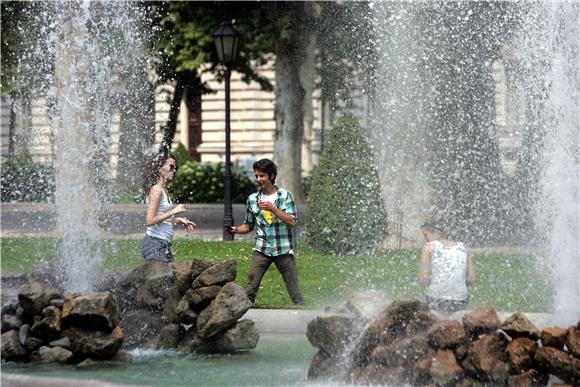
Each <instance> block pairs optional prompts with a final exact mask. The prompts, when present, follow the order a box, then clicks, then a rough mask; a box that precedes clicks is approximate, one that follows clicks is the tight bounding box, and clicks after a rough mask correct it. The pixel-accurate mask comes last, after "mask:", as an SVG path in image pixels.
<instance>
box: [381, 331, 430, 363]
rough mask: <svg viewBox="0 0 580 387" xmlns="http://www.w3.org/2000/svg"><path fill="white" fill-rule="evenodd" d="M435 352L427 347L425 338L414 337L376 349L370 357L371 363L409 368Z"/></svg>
mask: <svg viewBox="0 0 580 387" xmlns="http://www.w3.org/2000/svg"><path fill="white" fill-rule="evenodd" d="M434 354H435V351H433V349H432V348H431V347H430V346H429V344H428V343H427V340H426V338H425V337H422V336H415V337H411V338H406V339H402V340H398V341H396V342H394V343H392V344H390V345H388V346H378V347H376V348H375V349H374V350H373V352H372V355H371V361H372V362H373V363H376V364H379V365H381V366H385V367H387V368H391V367H399V366H402V367H411V366H412V365H413V364H414V363H416V362H418V361H420V360H423V359H425V358H432V357H433V355H434Z"/></svg>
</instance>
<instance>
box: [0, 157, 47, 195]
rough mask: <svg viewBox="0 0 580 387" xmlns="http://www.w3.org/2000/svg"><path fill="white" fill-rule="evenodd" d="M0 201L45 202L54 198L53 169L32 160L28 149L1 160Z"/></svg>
mask: <svg viewBox="0 0 580 387" xmlns="http://www.w3.org/2000/svg"><path fill="white" fill-rule="evenodd" d="M0 187H1V195H2V197H1V201H2V202H47V201H53V200H54V190H55V182H54V169H53V168H52V167H51V166H48V165H44V164H41V163H35V162H34V161H32V157H31V156H30V153H28V151H23V152H22V153H21V154H19V155H17V156H14V157H11V158H8V159H6V160H5V161H3V162H2V171H1V176H0Z"/></svg>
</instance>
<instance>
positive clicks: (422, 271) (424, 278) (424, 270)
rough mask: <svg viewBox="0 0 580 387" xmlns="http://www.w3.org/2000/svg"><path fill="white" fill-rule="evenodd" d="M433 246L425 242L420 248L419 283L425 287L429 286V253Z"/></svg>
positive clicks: (431, 251)
mask: <svg viewBox="0 0 580 387" xmlns="http://www.w3.org/2000/svg"><path fill="white" fill-rule="evenodd" d="M432 253H433V247H432V246H431V245H430V244H429V243H427V244H425V246H423V249H422V250H421V262H420V263H419V283H420V284H421V285H423V286H425V287H427V286H429V267H430V266H431V254H432Z"/></svg>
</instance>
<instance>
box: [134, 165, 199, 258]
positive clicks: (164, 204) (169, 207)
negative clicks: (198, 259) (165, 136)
mask: <svg viewBox="0 0 580 387" xmlns="http://www.w3.org/2000/svg"><path fill="white" fill-rule="evenodd" d="M157 172H158V173H159V178H158V180H157V183H156V184H155V185H154V186H152V187H151V189H150V190H149V194H148V196H147V215H146V219H145V225H146V226H147V231H146V232H145V237H144V238H143V240H142V241H141V250H142V252H143V258H145V260H146V261H160V262H167V263H169V264H171V262H173V260H174V258H173V252H172V251H171V242H172V240H173V224H174V223H176V224H183V226H184V227H185V228H186V230H188V231H193V230H194V229H195V228H196V227H197V226H196V224H195V223H193V222H192V221H191V220H189V219H187V218H185V217H175V215H177V214H180V213H183V212H185V211H187V208H186V207H185V205H184V204H178V205H177V206H175V207H174V206H173V203H172V202H171V199H170V197H169V193H168V192H167V188H166V184H167V183H168V182H169V181H170V180H171V179H173V177H174V176H175V173H176V172H177V164H176V161H175V157H173V156H172V155H169V156H168V157H167V158H165V159H164V160H163V162H162V164H161V165H159V168H158V169H157Z"/></svg>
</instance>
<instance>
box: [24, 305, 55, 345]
mask: <svg viewBox="0 0 580 387" xmlns="http://www.w3.org/2000/svg"><path fill="white" fill-rule="evenodd" d="M61 321H62V310H61V309H59V308H57V307H55V306H47V307H46V308H44V309H43V310H42V314H41V318H40V319H39V320H38V321H36V322H35V323H34V325H33V326H32V327H31V328H30V334H31V335H32V336H35V337H38V338H40V339H42V340H44V341H51V340H54V339H56V338H58V337H59V336H60V331H61Z"/></svg>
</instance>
